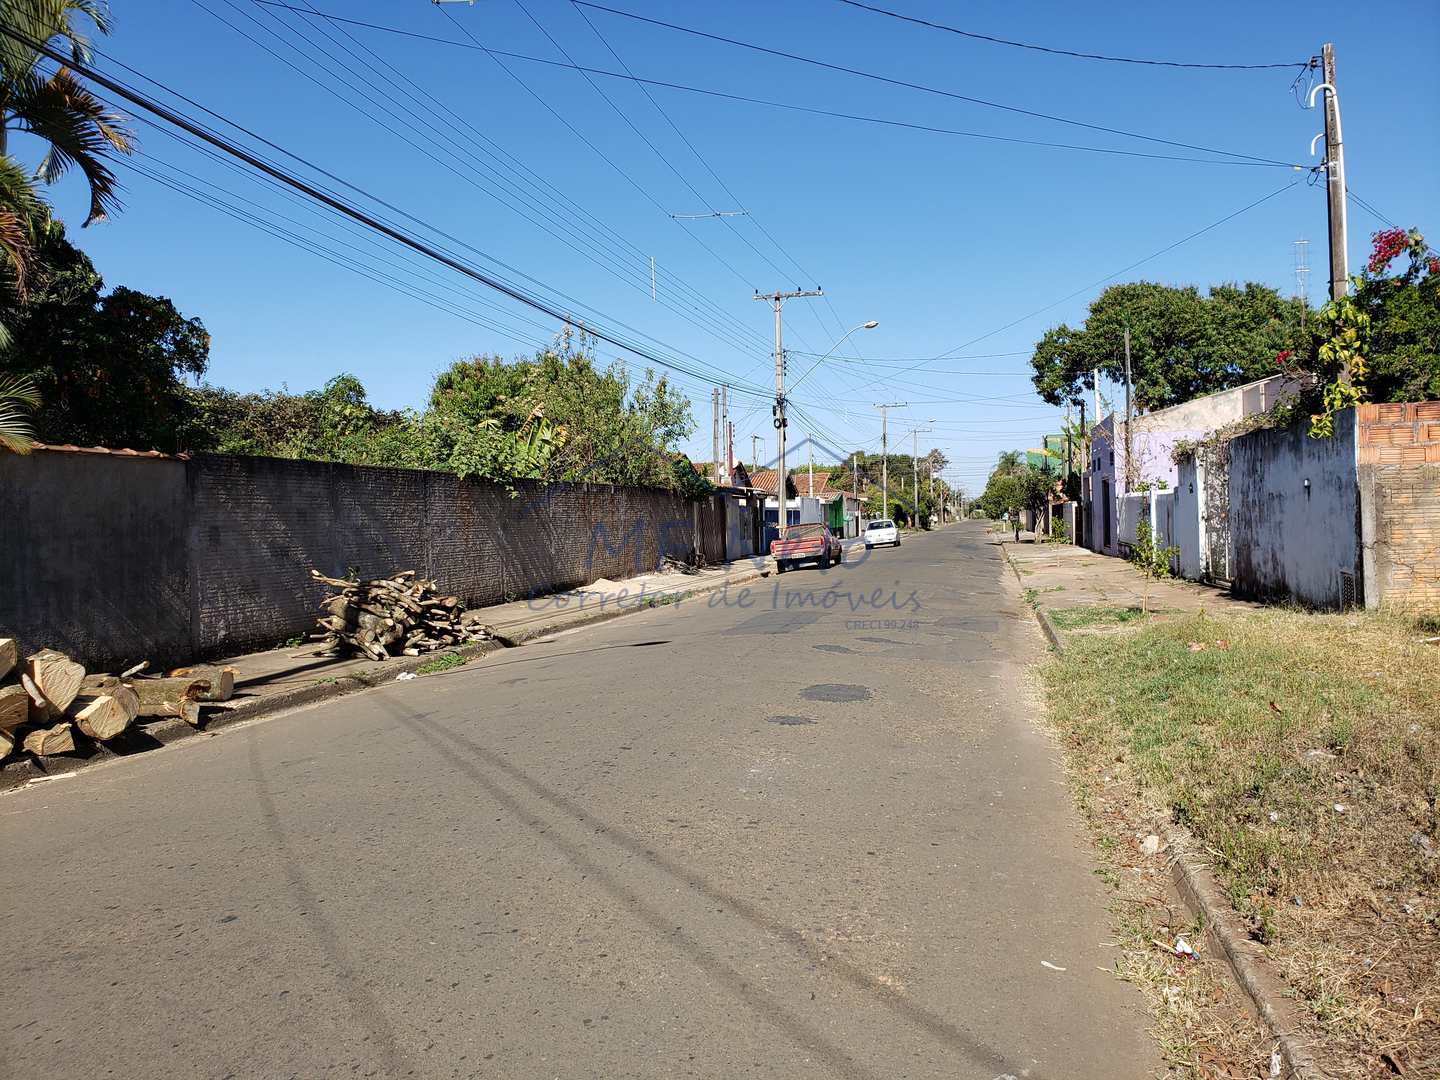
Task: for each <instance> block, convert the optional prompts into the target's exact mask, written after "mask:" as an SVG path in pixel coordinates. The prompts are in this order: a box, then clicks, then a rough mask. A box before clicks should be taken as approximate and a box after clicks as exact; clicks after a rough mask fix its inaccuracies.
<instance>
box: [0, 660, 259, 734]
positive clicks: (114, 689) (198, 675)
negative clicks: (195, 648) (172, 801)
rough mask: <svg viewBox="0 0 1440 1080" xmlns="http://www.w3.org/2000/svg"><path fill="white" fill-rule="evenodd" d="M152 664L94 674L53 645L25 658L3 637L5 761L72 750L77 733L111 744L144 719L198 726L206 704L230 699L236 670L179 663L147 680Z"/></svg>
mask: <svg viewBox="0 0 1440 1080" xmlns="http://www.w3.org/2000/svg"><path fill="white" fill-rule="evenodd" d="M147 666H148V665H146V664H144V663H141V664H136V665H135V666H134V667H132V668H130V669H128V670H126V671H122V672H121V673H120V674H119V675H107V674H104V673H97V674H90V673H88V672H86V670H85V668H84V666H83V665H81V664H79V663H76V662H75V661H74V660H72V659H70V657H68V656H66V655H65V654H64V653H62V652H57V651H56V650H54V649H41V650H40V651H39V652H34V653H31V654H30V655H29V656H27V657H25V658H24V660H21V659H20V657H19V656H18V654H17V651H16V647H15V641H14V639H12V638H0V758H4V757H6V756H8V755H9V754H11V753H12V752H13V753H18V752H21V751H25V752H28V753H31V754H37V755H41V756H48V755H50V754H64V753H69V752H70V751H72V750H74V749H75V732H77V731H78V732H79V733H80V734H81V735H83V736H84V737H85V738H88V739H94V740H96V741H98V742H106V741H108V740H110V739H113V738H115V737H116V736H118V735H120V734H121V733H123V732H124V731H125V730H126V729H127V728H128V727H129V726H130V725H131V724H132V723H134V722H135V720H136V719H137V718H140V717H153V716H178V717H180V718H181V719H183V720H184V721H185V722H186V723H188V724H191V725H198V724H199V723H200V703H201V702H206V701H225V700H226V699H228V698H229V697H230V695H231V694H232V693H233V692H234V690H235V669H234V668H219V667H195V668H177V669H176V670H174V671H172V672H170V673H169V675H167V676H163V677H149V676H144V675H141V674H140V672H142V671H144V670H145V668H146V667H147Z"/></svg>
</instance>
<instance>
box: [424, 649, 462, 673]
mask: <svg viewBox="0 0 1440 1080" xmlns="http://www.w3.org/2000/svg"><path fill="white" fill-rule="evenodd" d="M465 662H466V661H465V657H463V656H461V655H460V654H459V653H453V652H447V653H441V654H440V655H439V656H437V657H435V658H434V659H433V660H426V661H425V663H423V664H421V665H420V666H419V667H418V668H416V669H415V673H416V674H417V675H433V674H435V673H436V672H437V671H450V670H452V669H454V668H457V667H464V666H465Z"/></svg>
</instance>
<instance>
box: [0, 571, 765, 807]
mask: <svg viewBox="0 0 1440 1080" xmlns="http://www.w3.org/2000/svg"><path fill="white" fill-rule="evenodd" d="M769 575H770V568H769V566H768V565H765V566H761V567H757V568H755V569H751V570H746V571H741V572H739V573H736V574H734V575H727V576H726V577H725V578H724V580H719V581H709V582H705V583H703V584H696V585H695V586H694V587H693V588H688V589H686V588H683V587H679V588H677V589H676V590H675V591H673V592H669V591H667V592H663V593H655V594H652V597H653V596H664V597H666V598H667V603H676V602H678V601H681V600H684V599H686V598H687V597H692V596H702V595H704V594H706V593H712V592H717V591H719V590H721V589H725V588H730V587H733V586H736V585H745V584H749V583H750V582H752V581H757V580H759V579H760V578H763V577H768V576H769ZM671 598H673V599H671ZM651 607H652V605H651V604H648V603H636V604H631V605H629V606H624V605H621V604H614V605H611V606H606V607H596V608H594V609H591V610H585V609H583V608H580V609H576V610H573V611H572V610H567V609H563V608H562V609H557V611H556V613H555V617H554V618H551V619H546V620H544V621H543V622H540V623H536V624H533V625H529V626H524V627H522V628H520V629H518V630H516V631H515V632H514V633H511V634H506V635H505V636H506V638H507V639H508V640H510V641H511V642H513V643H514V645H515V646H517V647H518V646H523V645H525V644H527V643H529V642H532V641H536V640H538V639H540V638H544V637H548V636H549V635H551V634H555V633H559V632H560V631H562V630H571V629H575V628H577V627H581V626H593V625H595V624H597V623H602V622H608V621H610V620H611V619H618V618H620V617H621V616H622V615H630V614H632V613H634V612H639V611H649V610H650V609H651ZM505 648H506V647H505V646H504V645H501V644H500V643H499V642H494V641H483V642H476V643H475V644H472V645H463V646H459V647H457V648H453V649H437V650H435V651H434V652H431V653H427V654H425V655H423V656H396V657H392V658H391V659H389V660H384V661H376V662H375V663H374V664H372V665H371V666H369V667H365V668H361V669H359V670H358V671H354V672H350V673H347V674H345V675H340V676H337V677H336V678H335V679H334V680H333V681H331V682H324V683H322V682H314V683H311V684H309V685H308V686H297V687H292V688H290V689H286V690H279V691H276V692H275V693H271V694H265V695H262V696H260V697H255V698H248V699H243V700H241V701H239V702H237V703H236V704H234V705H229V703H223V704H220V705H216V706H212V707H209V708H207V710H206V711H205V713H204V721H205V723H204V726H203V727H200V728H193V727H191V726H190V725H189V724H187V723H185V721H183V720H181V719H179V718H175V719H172V720H166V721H162V722H160V723H155V724H150V725H147V726H146V728H145V729H144V731H143V732H138V733H137V737H136V740H135V741H136V742H137V743H142V744H143V745H136V746H134V747H133V748H129V747H127V748H124V749H118V750H117V749H114V748H111V747H107V746H104V745H103V744H96V745H95V748H94V752H93V753H92V754H91V755H90V756H89V757H84V758H69V757H66V758H59V757H57V758H52V759H49V760H48V761H45V762H42V761H37V760H36V759H35V758H34V757H33V756H26V757H24V758H17V759H15V760H13V761H8V762H6V763H5V764H4V765H3V766H0V794H4V793H6V792H9V791H15V790H19V789H21V788H24V787H25V786H26V785H27V784H29V783H30V782H31V781H32V780H40V779H44V778H45V777H48V776H52V775H54V774H56V773H65V774H70V773H74V772H78V771H81V770H83V769H88V768H92V767H94V766H96V765H101V764H104V763H106V762H111V761H118V760H121V759H123V758H127V757H134V756H137V755H140V754H143V753H145V752H146V751H147V750H153V749H156V745H154V744H159V745H160V746H169V745H171V744H172V743H176V742H182V741H185V740H187V739H190V738H195V737H200V736H206V735H213V734H216V733H217V732H219V731H220V730H222V729H224V728H227V727H230V726H232V725H234V724H238V723H240V722H242V721H246V720H254V719H257V718H259V717H264V716H273V715H275V714H277V713H281V712H286V711H288V710H290V709H298V708H300V707H302V706H305V705H314V704H317V703H319V702H322V701H331V700H333V699H335V698H340V697H345V696H347V695H349V694H355V693H359V692H361V691H363V690H373V689H375V688H376V687H378V686H383V685H384V684H386V683H389V682H394V681H395V676H397V675H400V674H402V673H404V672H414V671H418V669H420V668H422V667H424V666H425V665H426V664H428V663H429V662H430V661H432V660H434V659H435V657H436V656H439V655H442V654H445V653H455V654H457V655H459V656H463V657H465V659H466V660H470V659H473V658H474V657H477V656H485V655H487V654H489V653H492V652H500V651H503V650H504V649H505ZM227 706H228V707H227ZM119 741H120V742H121V745H122V746H124V737H123V736H122V738H121V740H119Z"/></svg>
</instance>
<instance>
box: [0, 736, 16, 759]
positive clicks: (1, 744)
mask: <svg viewBox="0 0 1440 1080" xmlns="http://www.w3.org/2000/svg"><path fill="white" fill-rule="evenodd" d="M14 749H15V733H14V732H13V731H0V758H6V757H9V756H10V751H11V750H14Z"/></svg>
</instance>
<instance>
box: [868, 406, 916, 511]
mask: <svg viewBox="0 0 1440 1080" xmlns="http://www.w3.org/2000/svg"><path fill="white" fill-rule="evenodd" d="M909 404H910V403H909V402H908V401H892V402H889V403H888V404H885V405H876V406H875V408H877V409H879V410H880V515H881V517H889V516H890V428H889V418H890V414H889V412H888V410H890V409H903V408H905V406H907V405H909Z"/></svg>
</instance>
